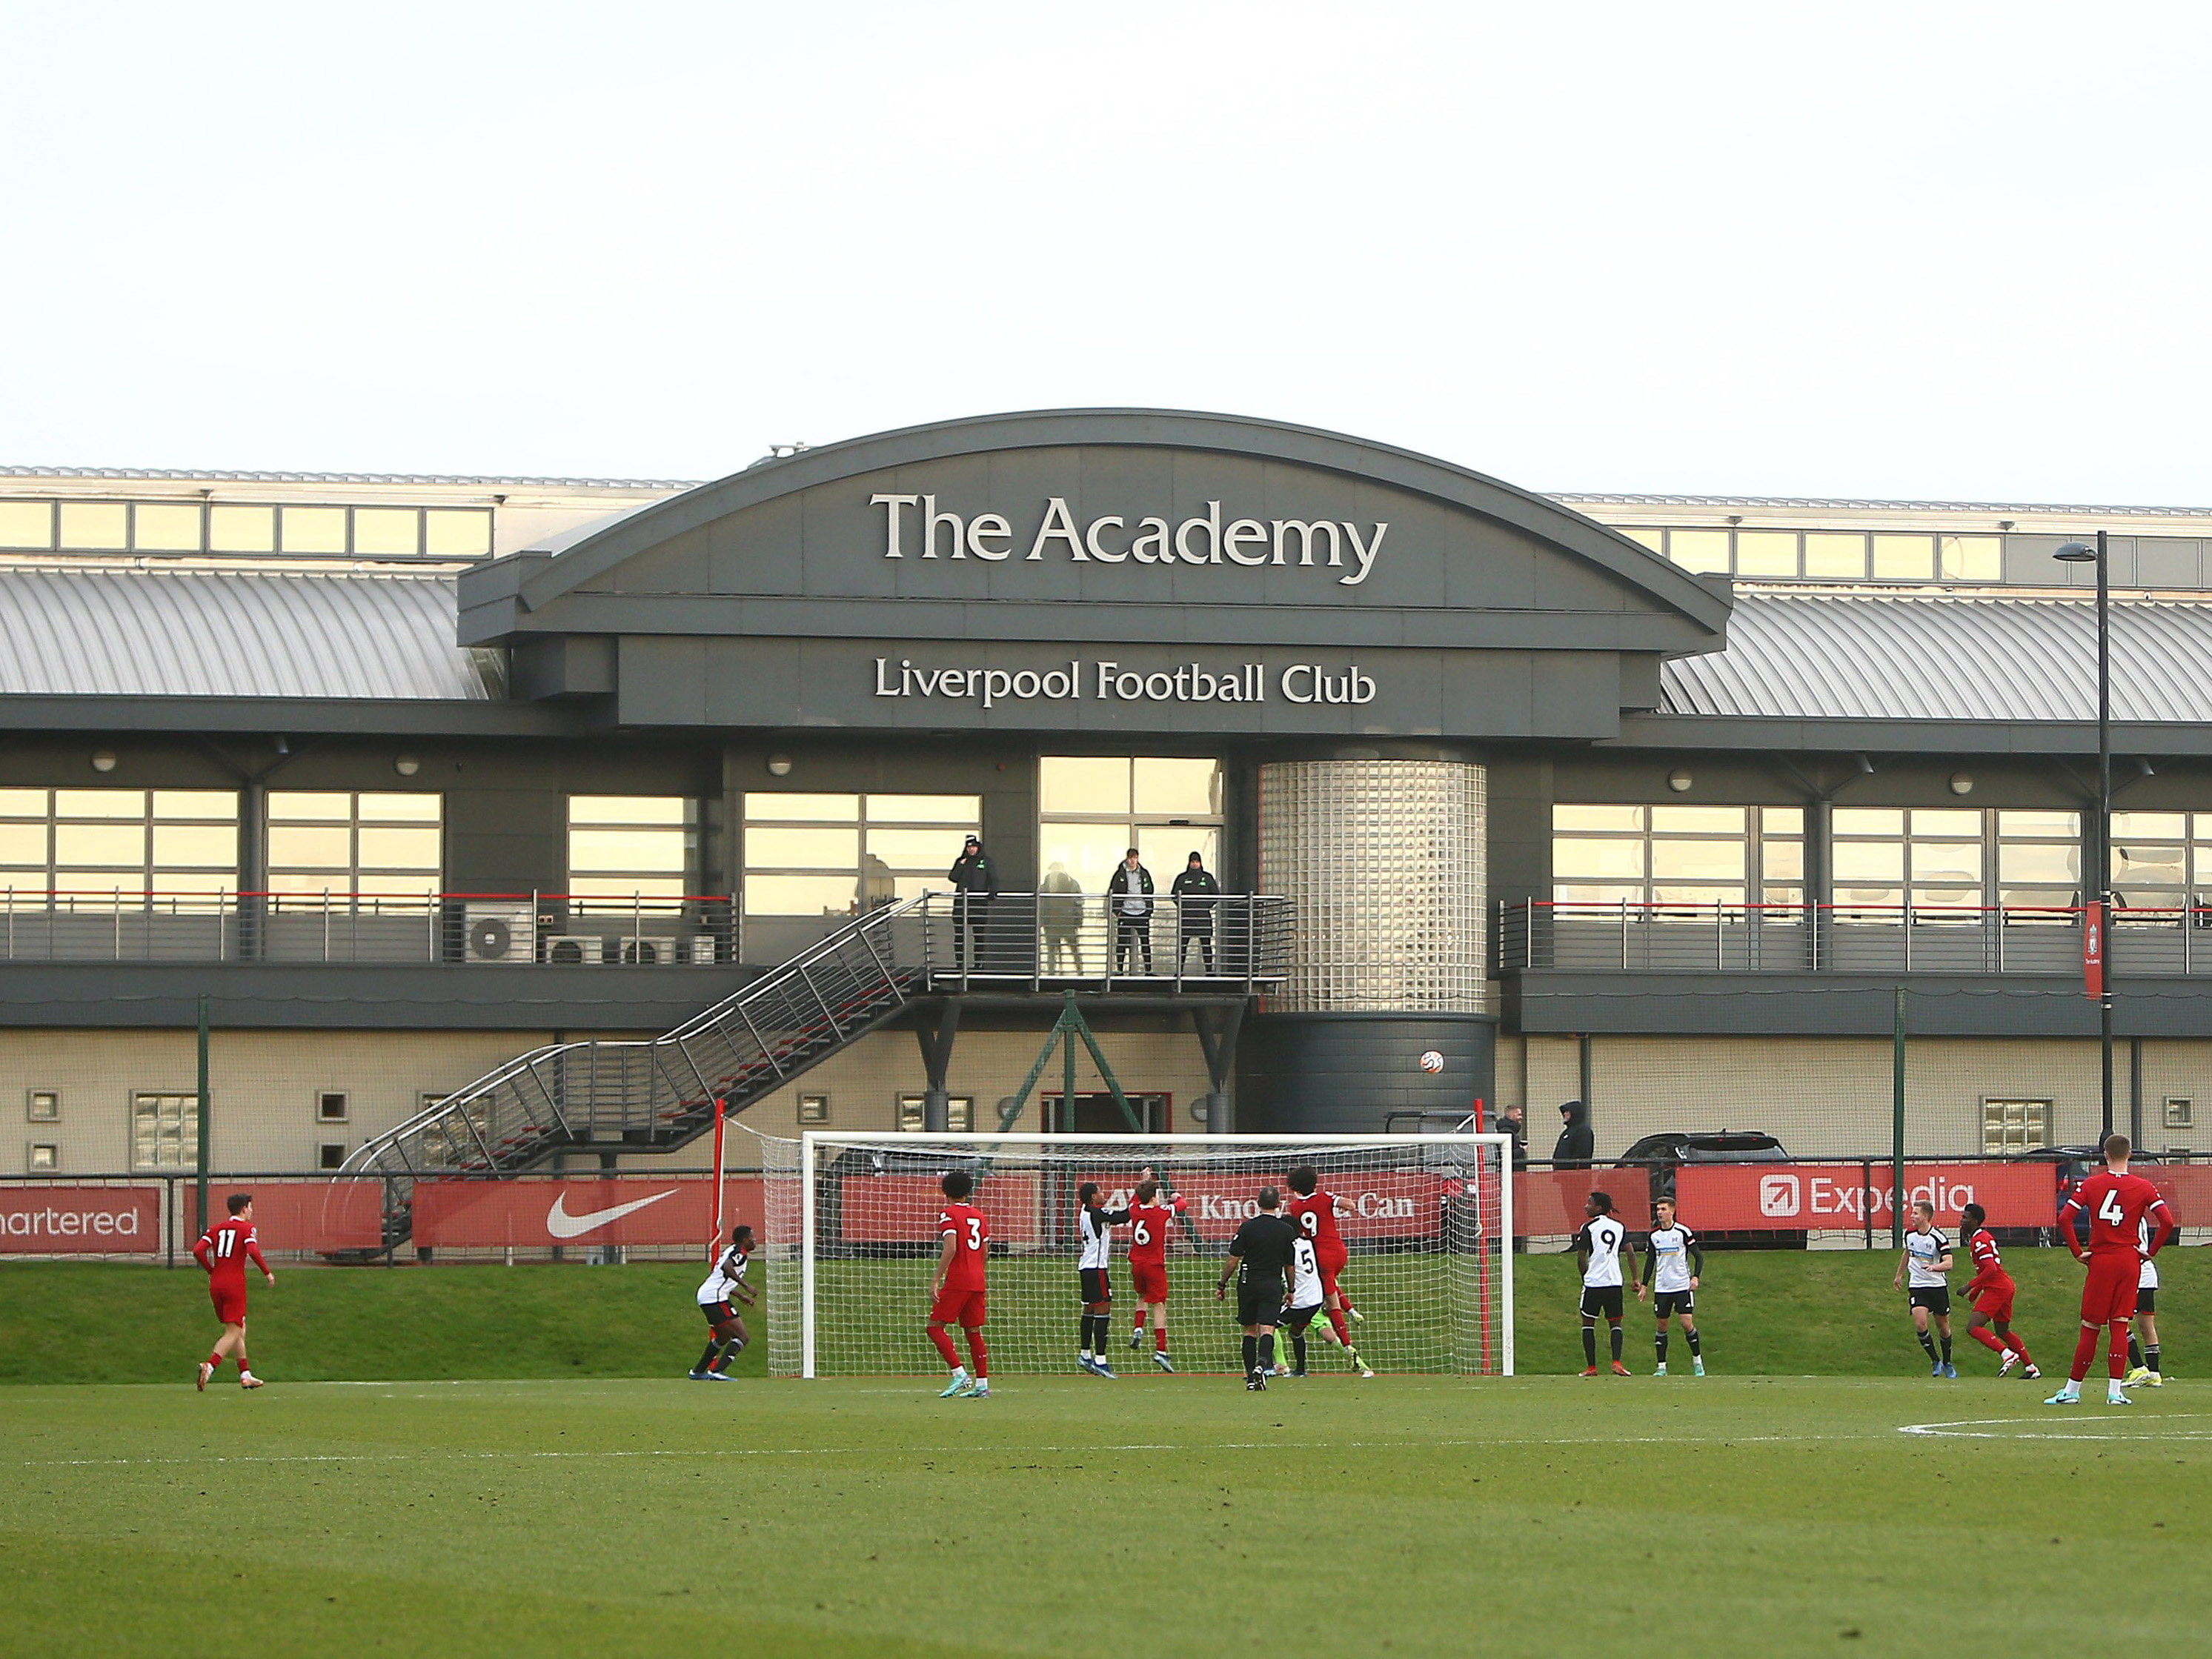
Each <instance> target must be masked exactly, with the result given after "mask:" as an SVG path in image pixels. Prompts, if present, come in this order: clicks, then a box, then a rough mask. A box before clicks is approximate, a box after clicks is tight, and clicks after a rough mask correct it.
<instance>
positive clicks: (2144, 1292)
mask: <svg viewBox="0 0 2212 1659" xmlns="http://www.w3.org/2000/svg"><path fill="white" fill-rule="evenodd" d="M2141 1231H2142V1248H2143V1249H2146V1250H2148V1249H2149V1248H2150V1223H2149V1222H2148V1221H2145V1222H2144V1223H2143V1224H2142V1230H2141ZM2159 1359H2160V1353H2159V1341H2158V1263H2157V1262H2156V1261H2154V1260H2153V1259H2152V1258H2151V1257H2150V1256H2148V1255H2146V1256H2144V1257H2143V1264H2142V1277H2141V1278H2139V1279H2136V1322H2135V1328H2134V1329H2133V1330H2130V1332H2129V1333H2128V1365H2129V1370H2128V1381H2129V1382H2130V1383H2148V1384H2149V1385H2150V1386H2151V1387H2152V1388H2154V1389H2162V1388H2164V1387H2165V1386H2166V1373H2165V1372H2164V1371H2163V1370H2160V1367H2159V1363H2158V1362H2159Z"/></svg>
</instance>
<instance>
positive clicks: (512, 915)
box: [461, 899, 538, 962]
mask: <svg viewBox="0 0 2212 1659" xmlns="http://www.w3.org/2000/svg"><path fill="white" fill-rule="evenodd" d="M461 920H462V921H463V923H464V925H465V927H466V928H467V930H468V938H467V941H466V944H465V948H464V949H463V951H462V953H461V954H462V957H463V959H464V960H465V961H468V962H534V961H536V960H537V958H538V918H537V915H535V914H534V913H533V911H532V907H531V904H530V902H529V901H528V900H527V899H525V900H523V901H522V902H520V903H517V904H498V903H483V904H471V905H469V906H468V907H466V908H465V909H464V911H463V912H462V916H461Z"/></svg>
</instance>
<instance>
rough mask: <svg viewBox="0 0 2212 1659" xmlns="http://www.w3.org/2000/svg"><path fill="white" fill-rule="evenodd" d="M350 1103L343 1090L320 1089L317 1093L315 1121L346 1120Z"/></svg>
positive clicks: (333, 1121)
mask: <svg viewBox="0 0 2212 1659" xmlns="http://www.w3.org/2000/svg"><path fill="white" fill-rule="evenodd" d="M349 1105H350V1102H349V1100H348V1099H347V1097H346V1095H345V1091H343V1090H340V1089H322V1090H318V1091H316V1094H315V1121H316V1122H318V1123H343V1122H344V1121H346V1111H347V1108H348V1107H349Z"/></svg>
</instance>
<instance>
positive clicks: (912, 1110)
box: [898, 1095, 975, 1135]
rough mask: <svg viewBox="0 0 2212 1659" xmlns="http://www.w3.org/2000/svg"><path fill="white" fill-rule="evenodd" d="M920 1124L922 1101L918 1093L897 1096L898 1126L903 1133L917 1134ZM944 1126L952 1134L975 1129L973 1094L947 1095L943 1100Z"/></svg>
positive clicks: (966, 1132) (973, 1131)
mask: <svg viewBox="0 0 2212 1659" xmlns="http://www.w3.org/2000/svg"><path fill="white" fill-rule="evenodd" d="M921 1125H922V1103H921V1096H920V1095H901V1096H900V1097H898V1126H899V1130H900V1132H901V1133H904V1134H918V1133H921ZM945 1129H946V1131H947V1132H948V1133H952V1134H957V1135H964V1134H972V1133H975V1097H974V1096H973V1095H948V1096H947V1097H945Z"/></svg>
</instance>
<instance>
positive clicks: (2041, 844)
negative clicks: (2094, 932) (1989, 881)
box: [1992, 811, 2081, 921]
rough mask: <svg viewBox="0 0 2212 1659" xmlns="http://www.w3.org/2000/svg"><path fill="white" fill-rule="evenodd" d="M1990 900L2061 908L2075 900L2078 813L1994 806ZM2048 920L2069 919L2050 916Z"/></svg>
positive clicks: (2078, 874)
mask: <svg viewBox="0 0 2212 1659" xmlns="http://www.w3.org/2000/svg"><path fill="white" fill-rule="evenodd" d="M1992 816H1994V817H1996V850H1997V880H1996V900H1995V902H1996V903H1999V904H2002V905H2005V906H2007V907H2009V908H2016V907H2023V906H2034V907H2040V908H2045V909H2050V910H2053V911H2064V910H2066V909H2068V908H2070V907H2071V906H2074V905H2076V904H2079V903H2080V902H2081V814H2080V813H2079V812H2015V811H1999V812H1996V813H1995V814H1993V815H1992ZM2051 920H2052V921H2068V920H2069V918H2068V917H2066V916H2064V915H2053V916H2052V917H2051Z"/></svg>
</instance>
